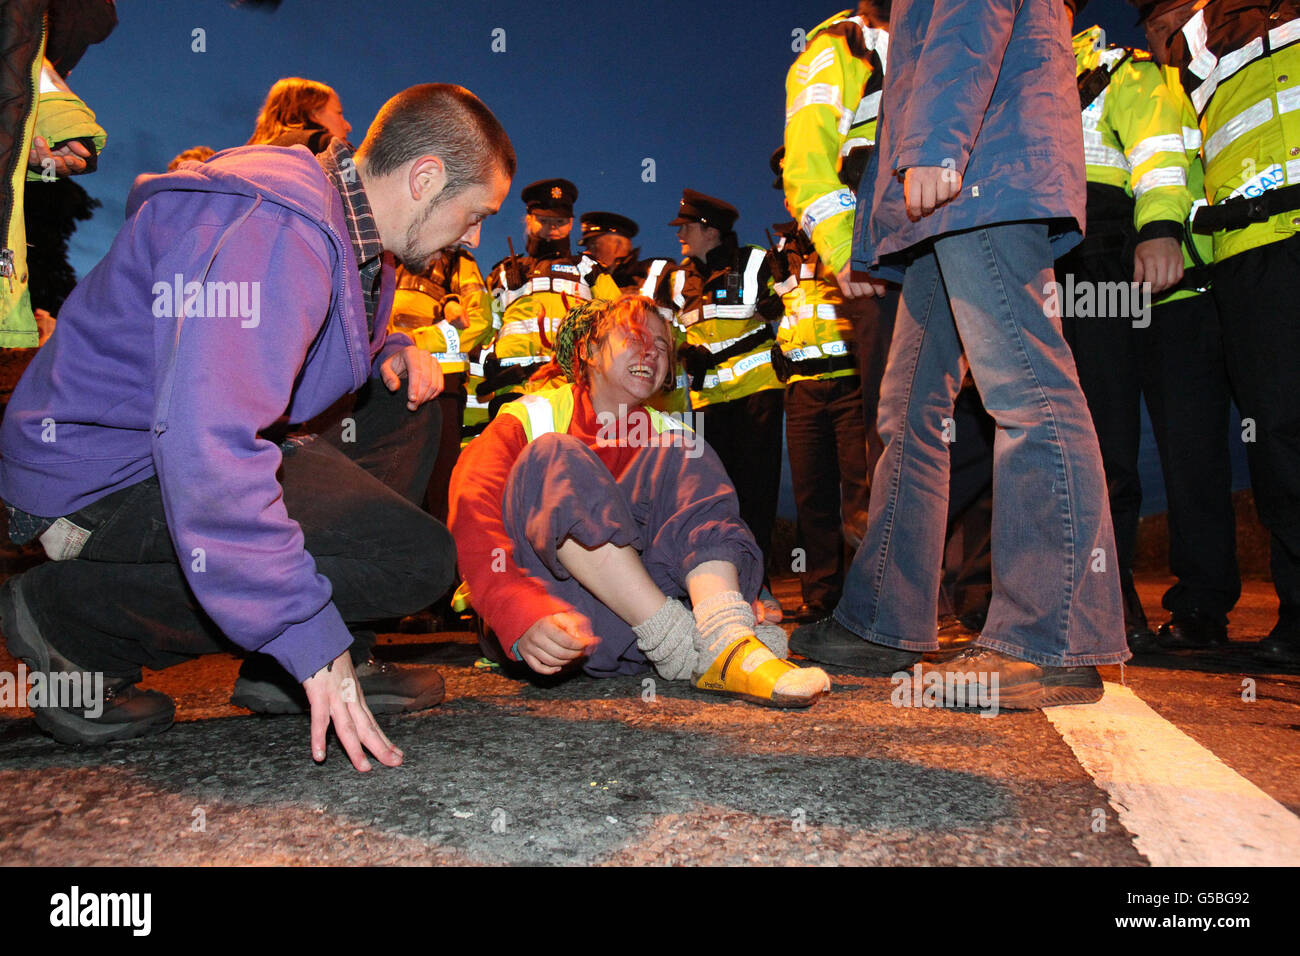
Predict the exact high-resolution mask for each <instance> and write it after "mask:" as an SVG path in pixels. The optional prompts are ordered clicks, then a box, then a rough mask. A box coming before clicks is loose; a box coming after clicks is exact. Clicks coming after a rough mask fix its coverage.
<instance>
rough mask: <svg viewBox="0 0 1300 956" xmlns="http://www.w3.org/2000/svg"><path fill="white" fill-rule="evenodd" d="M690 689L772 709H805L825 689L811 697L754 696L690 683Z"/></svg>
mask: <svg viewBox="0 0 1300 956" xmlns="http://www.w3.org/2000/svg"><path fill="white" fill-rule="evenodd" d="M691 690H692V691H693V692H694V693H695V694H697V695H699V696H701V697H734V698H736V699H737V700H747V701H749V702H750V703H751V704H758V705H759V706H760V707H771V708H773V709H774V710H805V709H807V708H809V707H811V706H812V705H813V704H815V703H817V701H819V700H821V697H822V694H824V693H825V691H820V690H819V691H818V692H817V693H815V694H813V695H812V696H811V697H791V696H790V695H788V694H775V693H774V694H773V695H772V696H771V697H756V696H755V695H753V694H742V693H741V692H740V691H734V690H708V689H707V688H704V687H697V686H695V683H694V682H692V683H691Z"/></svg>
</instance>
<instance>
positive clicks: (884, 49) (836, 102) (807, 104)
mask: <svg viewBox="0 0 1300 956" xmlns="http://www.w3.org/2000/svg"><path fill="white" fill-rule="evenodd" d="M850 14H851V11H848V10H844V11H842V12H840V13H837V14H836V15H835V16H833V17H831V18H830V19H829V20H827V21H826V22H825V23H821V24H818V25H817V26H816V27H814V28H813V29H812V30H811V31H810V32H809V34H808V38H807V39H808V45H807V46H806V47H805V48H804V51H803V52H802V53H801V54H799V58H798V59H797V60H795V62H794V65H793V66H791V67H790V72H789V73H788V74H787V75H786V79H785V103H786V106H785V168H784V172H783V174H782V175H783V178H784V180H785V195H786V199H788V200H789V202H790V206H791V207H792V208H793V209H794V214H795V218H796V219H798V220H799V225H800V227H801V228H802V229H803V230H804V232H805V233H806V234H807V235H808V236H809V238H811V239H812V241H813V244H814V245H815V246H816V248H817V254H818V255H819V256H820V257H821V259H822V261H823V262H824V263H826V265H827V267H828V268H829V269H830V271H831V273H832V274H834V273H836V272H838V271H839V270H840V269H842V268H843V267H844V265H845V264H846V263H847V262H848V261H849V251H850V248H851V247H852V245H853V213H854V209H855V208H856V205H857V201H856V197H855V195H854V191H853V189H852V188H850V186H849V185H846V183H845V182H844V180H843V179H841V175H840V174H841V172H842V167H843V163H844V160H845V157H847V156H848V155H849V153H850V152H851V151H853V150H854V149H855V148H858V147H872V146H874V145H875V141H876V118H877V116H878V114H879V111H880V91H881V87H882V85H883V83H884V69H885V60H886V58H887V55H888V50H889V34H888V33H886V32H885V31H884V30H881V29H878V28H875V27H868V26H866V25H865V24H864V23H863V21H862V19H861V18H860V17H854V16H851V15H850ZM854 185H856V184H854Z"/></svg>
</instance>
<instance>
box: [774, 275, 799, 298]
mask: <svg viewBox="0 0 1300 956" xmlns="http://www.w3.org/2000/svg"><path fill="white" fill-rule="evenodd" d="M797 288H799V277H798V276H795V275H792V276H790V277H789V278H788V279H786V280H785V281H784V282H778V283H777V284H776V285H774V286H772V291H773V292H775V293H776V294H777V295H786V294H788V293H790V292H793V291H794V290H795V289H797Z"/></svg>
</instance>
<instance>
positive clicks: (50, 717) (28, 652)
mask: <svg viewBox="0 0 1300 956" xmlns="http://www.w3.org/2000/svg"><path fill="white" fill-rule="evenodd" d="M0 627H2V628H3V629H4V635H5V642H6V644H7V645H8V647H9V653H10V654H11V655H12V656H13V657H16V658H18V659H19V660H20V661H22V662H23V663H24V664H26V665H27V666H28V667H30V668H31V669H32V670H33V671H38V672H41V673H48V671H49V669H50V650H51V648H50V645H49V643H48V642H47V641H46V640H45V638H43V637H41V632H40V628H38V627H37V626H36V620H35V618H33V617H32V612H31V610H30V609H29V608H28V607H27V602H26V601H25V600H24V599H23V596H22V594H21V593H19V591H18V583H17V580H16V579H15V578H10V579H9V580H8V581H6V582H5V583H4V586H3V587H0ZM32 717H33V719H34V720H35V721H36V726H37V727H39V728H40V729H41V730H43V731H44V732H45V733H47V734H49V735H50V736H51V737H53V738H54V739H55V740H57V741H58V742H59V743H61V744H70V745H73V746H77V745H82V746H89V747H95V746H99V745H102V744H109V743H116V742H117V741H119V740H134V739H136V738H138V737H152V736H154V735H155V734H160V733H162V732H163V731H165V730H166V729H167V728H168V727H170V726H171V725H172V723H173V722H174V720H175V717H176V709H175V707H174V706H173V708H172V710H171V712H170V713H160V714H158V715H157V716H156V717H153V718H150V719H149V720H147V721H135V722H133V723H129V724H114V723H102V722H100V721H94V720H88V719H87V718H85V717H78V716H77V715H76V714H74V713H70V712H69V711H66V710H61V709H58V708H53V707H33V708H32Z"/></svg>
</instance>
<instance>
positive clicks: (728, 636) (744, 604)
mask: <svg viewBox="0 0 1300 956" xmlns="http://www.w3.org/2000/svg"><path fill="white" fill-rule="evenodd" d="M695 624H696V627H697V628H698V629H699V630H698V634H699V638H698V641H697V643H696V646H695V649H696V651H698V653H699V659H698V660H697V661H696V663H695V673H697V674H703V673H704V672H705V671H707V670H708V669H709V668H710V667H711V666H713V662H714V661H715V660H717V658H718V655H719V654H721V653H722V652H723V651H725V650H726V649H727V648H728V647H730V646H731V645H732V644H734V643H735V642H736V641H738V640H740V639H741V638H742V637H750V636H752V635H753V633H754V609H753V608H752V607H750V605H749V602H748V601H746V600H745V597H744V595H742V594H741V593H740V592H739V591H720V592H719V593H717V594H715V595H713V597H711V598H709V599H708V600H707V601H704V602H702V603H700V604H697V605H695Z"/></svg>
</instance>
